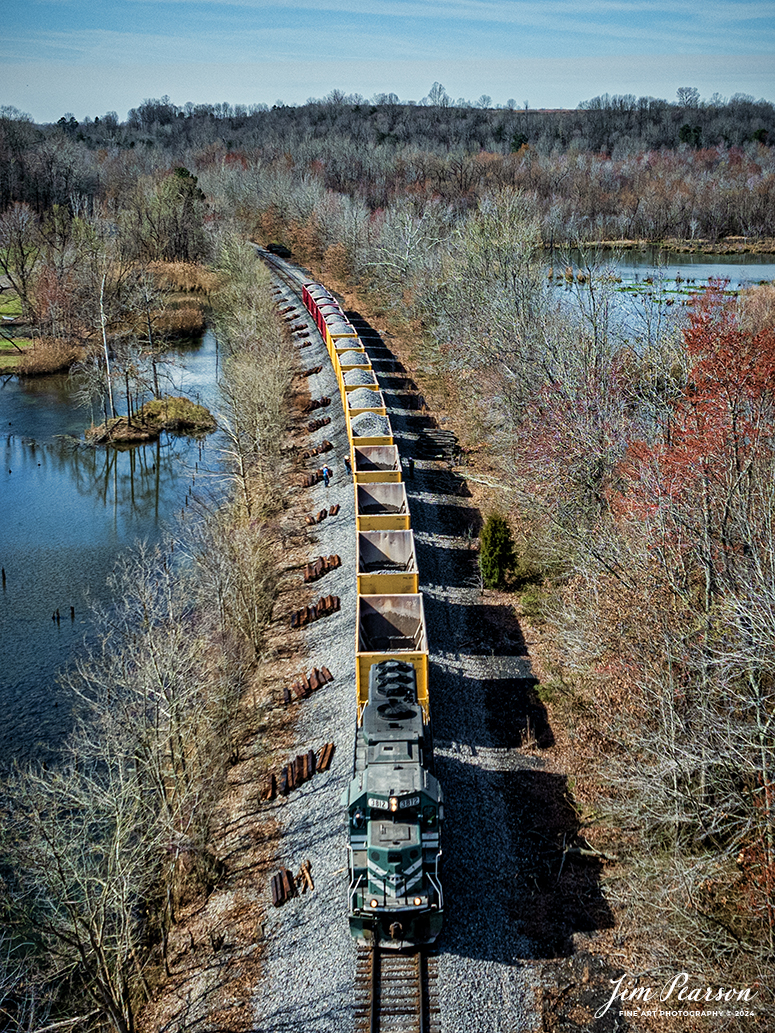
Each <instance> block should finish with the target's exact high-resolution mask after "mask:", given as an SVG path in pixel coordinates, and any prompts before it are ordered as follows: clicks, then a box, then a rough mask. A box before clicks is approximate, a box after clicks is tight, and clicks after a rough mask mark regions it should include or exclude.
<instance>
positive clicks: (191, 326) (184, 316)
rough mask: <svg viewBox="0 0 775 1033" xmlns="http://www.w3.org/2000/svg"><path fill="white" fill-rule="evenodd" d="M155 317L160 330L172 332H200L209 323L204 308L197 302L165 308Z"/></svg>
mask: <svg viewBox="0 0 775 1033" xmlns="http://www.w3.org/2000/svg"><path fill="white" fill-rule="evenodd" d="M154 318H155V323H156V326H157V328H158V329H159V330H162V331H166V332H167V333H172V334H200V333H202V332H203V331H204V329H205V326H206V325H207V321H206V319H205V312H204V308H203V307H202V306H201V305H198V304H196V303H194V304H188V305H181V307H180V308H168V309H165V310H164V311H163V312H158V313H156V314H155V317H154Z"/></svg>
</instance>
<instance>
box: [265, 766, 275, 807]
mask: <svg viewBox="0 0 775 1033" xmlns="http://www.w3.org/2000/svg"><path fill="white" fill-rule="evenodd" d="M276 796H277V777H276V775H275V773H274V772H272V773H271V774H270V775H269V778H268V779H267V783H266V791H265V792H264V799H265V800H274V798H275V797H276Z"/></svg>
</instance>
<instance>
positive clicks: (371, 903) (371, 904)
mask: <svg viewBox="0 0 775 1033" xmlns="http://www.w3.org/2000/svg"><path fill="white" fill-rule="evenodd" d="M369 907H379V901H378V900H377V899H376V897H375V898H374V900H370V901H369Z"/></svg>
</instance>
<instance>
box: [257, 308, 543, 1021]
mask: <svg viewBox="0 0 775 1033" xmlns="http://www.w3.org/2000/svg"><path fill="white" fill-rule="evenodd" d="M310 322H311V320H310ZM311 339H312V340H313V341H314V343H313V346H312V347H311V348H310V349H309V350H308V351H307V352H306V353H305V355H307V356H309V358H310V359H312V360H313V361H315V362H321V363H323V371H322V372H321V373H320V374H317V375H316V376H315V377H314V378H312V379H313V381H314V382H313V383H311V384H310V391H311V393H312V394H313V395H314V394H326V395H330V396H331V398H332V399H333V401H332V404H331V407H330V410H329V411H330V414H331V416H332V423H331V425H330V426H329V427H327V428H326V429H325V431H324V432H321V433H325V435H326V436H327V437H328V438H329V439H330V440H331V441H332V442H333V443H334V449H335V451H334V453H333V454H334V455H337V456H339V457H341V456H343V455H344V454H346V452H347V447H348V446H347V438H346V433H345V429H344V427H345V425H344V415H343V412H342V409H341V405H340V403H339V399H338V392H337V391H336V378H335V376H334V373H333V370H332V369H331V366H330V364H329V363H328V362H327V361H326V353H325V347H324V345H323V343H322V341H321V340H320V339H319V337H318V336H317V334H312V335H311ZM375 344H377V345H378V346H379V347H380V348H381V347H382V345H381V342H375ZM345 354H346V353H345ZM351 354H352V355H354V356H360V353H357V352H355V353H351ZM341 360H342V361H343V360H344V356H341ZM366 361H367V362H368V358H366ZM354 372H360V371H347V372H345V374H344V378H345V383H349V382H348V379H347V378H348V376H350V375H351V374H352V373H354ZM368 375H369V376H370V374H368ZM396 401H397V403H398V404H397V406H396V407H395V408H393V409H391V410H389V411H390V419H389V420H385V424H386V425H387V433H388V434H389V433H390V429H391V424H392V431H393V434H394V436H395V438H396V441H397V442H398V444H399V449H400V451H401V453H402V455H403V457H404V459H406V458H407V457H408V456H410V455H412V456H416V454H417V452H418V437H419V431H418V426H419V424H418V423H417V422H415V421H416V420H417V414H416V413H412V412H411V411H410V410H405V409H402V408H401V404H400V398H396ZM364 417H366V418H374V417H375V414H369V413H364V414H361V415H360V416H358V417H355V418H354V419H353V420H352V421H351V422H352V425H353V431H354V432H355V430H356V426H355V425H356V420H362V419H363V418H364ZM376 418H377V419H379V420H382V419H384V418H383V417H376ZM385 424H382V425H381V426H380V431H382V432H384V430H385ZM357 430H358V433H359V434H360V435H361V436H369V437H371V436H378V435H379V433H380V431H377V429H376V427H375V425H374V424H372V423H370V424H369V429H368V431H366V430H361V425H360V424H359V426H358V428H357ZM312 438H313V440H311V444H313V445H314V444H316V443H317V442H316V440H315V439H314V438H315V436H314V435H313V436H312ZM329 466H330V467H331V468H332V469H333V470H334V477H333V480H332V482H331V484H330V486H329V487H328V488H325V487H324V486H323V484H322V483H321V484H318V485H317V486H315V487H314V488H312V489H310V490H309V491H308V493H307V498H308V500H309V505H308V508H309V510H310V511H316V510H319V509H321V508H323V507H330V505H331V504H332V503H335V502H336V503H338V504H339V505H340V506H341V510H340V512H339V514H338V515H337V516H336V517H335V518H328V519H326V520H324V521H323V522H322V523H321V524H319V525H316V526H315V527H314V528H312V529H311V538H310V550H309V554H310V557H312V556H314V555H317V554H329V553H337V554H339V555H340V556H341V559H342V565H341V567H340V568H339V569H337V570H335V571H333V572H332V573H330V574H327V575H326V576H325V577H324V578H322V579H321V581H320V582H319V583H318V584H317V585H316V586H315V589H314V591H315V593H317V592H318V589H320V592H321V593H324V594H328V593H333V594H337V595H339V596H340V598H341V609H340V611H339V612H338V613H336V614H334V615H333V616H331V617H326V618H324V619H322V620H320V621H317V622H316V623H314V624H312V625H310V626H309V627H308V628H306V629H305V630H304V631H302V632H291V631H289V635H295V636H297V637H298V641H299V643H300V648H303V649H305V650H306V657H305V658H304V659H301V654H300V663H299V668H300V670H301V669H302V668H304V669H306V670H309V669H310V668H311V667H313V666H318V667H320V666H321V665H326V666H327V667H329V669H330V670H331V671H332V673H333V674H334V677H335V680H334V681H333V682H331V683H330V684H328V685H326V686H325V687H324V688H323V689H321V690H319V691H318V692H316V693H315V694H314V695H312V696H311V697H310V698H309V699H307V700H304V701H302V702H301V703H299V704H295V706H296V712H297V715H298V716H297V721H298V723H297V743H298V749H297V752H299V753H301V752H303V751H305V750H307V749H309V748H312V747H314V748H316V749H317V748H319V747H320V746H321V745H322V743H323V742H326V741H333V742H334V743H335V744H336V749H337V752H336V755H335V758H334V762H333V765H332V768H331V770H330V771H329V772H327V773H322V774H318V775H316V776H315V778H314V779H312V780H311V781H310V782H308V783H306V784H305V785H303V786H302V787H301V788H300V789H297V790H294V791H293V792H292V793H290V794H289V796H288V797H287V799H285V800H282V801H280V802H277V803H274V804H271V805H264V806H266V807H271V814H272V816H273V817H274V818H276V820H277V821H279V823H280V825H281V828H282V833H283V846H284V850H283V854H282V856H279V857H278V859H277V860H278V865H279V864H280V863H284V864H286V865H287V866H288V867H289V868H290V869H291V870H292V871H293V872H294V873H295V872H296V871H297V870H298V868H299V865H300V863H301V862H302V861H303V860H305V859H306V858H309V859H310V861H311V863H312V876H313V879H314V880H315V890H314V892H313V893H312V894H309V893H307V894H305V895H303V896H299V897H298V898H296V899H293V900H291V901H289V902H288V903H286V904H285V905H283V906H282V907H281V908H278V909H270V912H271V913H270V915H269V919H268V921H267V924H266V935H267V940H266V943H265V958H266V963H265V979H264V981H263V983H262V985H261V986H260V987H258V988H257V990H256V994H255V998H254V1008H255V1023H256V1024H255V1030H256V1033H258V1031H261V1033H299V1031H302V1030H303V1031H305V1033H309V1031H314V1033H318V1031H319V1033H324V1031H325V1033H354V1029H355V1019H354V1014H353V1000H354V980H355V945H354V942H353V941H352V939H351V937H350V934H349V929H348V924H347V913H346V889H347V868H346V836H345V831H346V825H345V815H344V811H343V808H342V807H341V804H340V802H339V797H340V794H341V791H342V789H343V788H344V787H345V786H346V784H347V782H348V780H349V777H350V769H351V763H352V749H353V741H354V733H355V657H354V643H355V563H356V558H355V539H356V534H355V522H354V499H353V489H352V481H351V480H350V478H349V475H347V474H346V472H345V469H344V465H343V463H342V461H341V458H340V459H339V460H338V461H334V460H332V461H331V462H330V463H329ZM406 490H407V493H408V496H409V503H410V508H411V518H412V527H413V528H414V530H415V544H416V553H417V561H418V566H419V571H420V579H421V584H420V589H421V591H422V592H423V596H424V608H425V614H426V624H427V633H428V640H429V647H430V685H431V689H430V692H431V714H432V719H433V728H434V743H435V757H436V774H437V776H438V778H439V780H440V782H441V784H442V787H443V790H444V796H445V825H444V831H443V838H442V842H443V849H444V865H443V871H442V880H443V886H444V893H445V926H444V931H443V932H442V935H441V937H440V939H439V941H438V944H437V952H438V958H439V980H438V985H437V987H436V989H437V990H438V995H439V997H438V1000H439V1007H440V1010H441V1015H440V1018H441V1028H442V1030H443V1031H444V1033H536V1031H538V1030H540V1029H542V1028H543V1027H542V1020H541V1016H540V1014H539V1011H538V1000H539V994H540V990H539V983H540V978H541V970H540V962H539V961H538V959H540V958H542V957H545V956H546V954H545V953H542V951H543V950H544V946H543V945H542V944H540V943H537V942H534V941H533V940H532V939H531V938H530V937H529V936H528V935H526V934H525V932H524V931H523V929H522V926H523V923H522V917H523V915H524V914H526V913H528V912H529V909H530V907H531V897H530V893H529V889H528V882H527V879H526V876H525V872H526V870H527V868H528V859H527V857H526V854H527V851H528V850H529V847H530V843H529V842H528V841H527V839H525V838H524V837H523V835H522V832H521V825H522V824H523V823H524V822H526V821H528V822H530V821H533V818H534V816H533V815H532V813H531V812H530V808H529V801H528V803H526V802H525V799H524V798H523V797H524V795H525V794H524V792H523V791H524V787H525V786H526V785H529V784H530V782H531V780H533V779H535V778H540V777H541V774H542V767H543V764H542V761H541V759H540V757H537V756H534V755H530V754H528V753H526V752H524V751H522V750H521V749H519V748H518V745H517V744H516V743H511V742H505V743H504V737H503V730H502V729H503V720H504V708H508V707H510V706H512V705H514V706H516V705H517V703H518V700H517V698H516V695H515V694H516V693H517V690H516V689H515V688H514V686H518V685H521V684H523V683H525V682H528V681H529V680H530V676H531V672H530V665H529V660H528V658H527V656H526V655H525V648H524V644H523V643H522V641H521V636H520V635H519V633H518V629H517V630H516V631H514V632H512V631H511V630H509V629H507V630H503V629H502V628H501V627H499V626H496V625H495V624H493V623H492V621H491V619H490V617H491V615H490V613H489V610H490V609H492V608H491V607H488V606H487V605H486V602H485V605H483V602H484V601H483V599H482V596H481V594H480V590H479V588H478V587H476V585H475V573H476V566H475V559H476V554H475V553H474V552H471V551H470V548H469V543H470V534H468V533H467V532H469V531H470V529H471V528H472V527H474V526H475V525H476V524H477V519H478V514H477V513H476V511H475V510H474V509H473V508H472V507H471V506H470V505H469V503H468V502H467V500H466V498H465V495H464V493H463V492H464V488H463V486H462V482H461V481H460V480H459V479H458V478H457V477H456V476H455V475H454V474H451V473H450V471H449V468H448V463H446V462H445V461H443V460H442V461H437V460H434V461H431V460H422V459H417V460H416V463H415V473H414V477H413V478H412V479H410V480H407V481H406ZM315 597H317V595H315ZM302 643H303V647H302V645H301V644H302ZM512 695H514V699H512V698H511V697H512ZM521 793H522V795H520V794H521ZM528 795H529V794H528ZM520 808H521V809H520Z"/></svg>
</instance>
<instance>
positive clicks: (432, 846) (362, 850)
mask: <svg viewBox="0 0 775 1033" xmlns="http://www.w3.org/2000/svg"><path fill="white" fill-rule="evenodd" d="M426 744H427V726H426V725H425V723H424V720H423V713H422V707H421V706H420V705H419V704H418V702H417V687H416V676H415V671H414V668H413V667H412V665H411V664H405V663H402V662H401V661H398V660H389V661H383V662H382V663H380V664H375V665H374V666H373V667H372V669H371V672H370V676H369V700H368V703H367V705H366V707H365V708H364V712H363V720H362V724H361V726H360V728H359V729H358V733H357V737H356V748H355V763H354V771H353V779H352V781H351V783H350V785H349V786H348V788H347V790H346V791H345V794H344V798H343V803H344V804H345V805H346V806H347V809H348V816H349V819H350V849H349V860H350V865H349V867H350V893H349V916H350V928H351V931H352V933H353V936H355V937H356V939H358V940H361V941H363V942H367V943H370V942H373V941H375V940H379V942H380V944H381V945H382V946H383V947H394V948H396V949H399V948H402V947H408V946H411V945H415V944H418V943H429V942H431V941H433V940H434V939H435V938H436V936H438V934H439V932H440V931H441V924H442V909H443V908H442V905H443V899H442V891H441V882H440V878H439V862H440V858H441V849H440V843H439V827H440V824H441V821H442V818H443V802H442V794H441V789H440V787H439V784H438V782H437V781H436V779H435V777H434V776H433V775H432V774H431V772H430V771H429V770H428V760H429V756H428V755H427V745H426Z"/></svg>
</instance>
